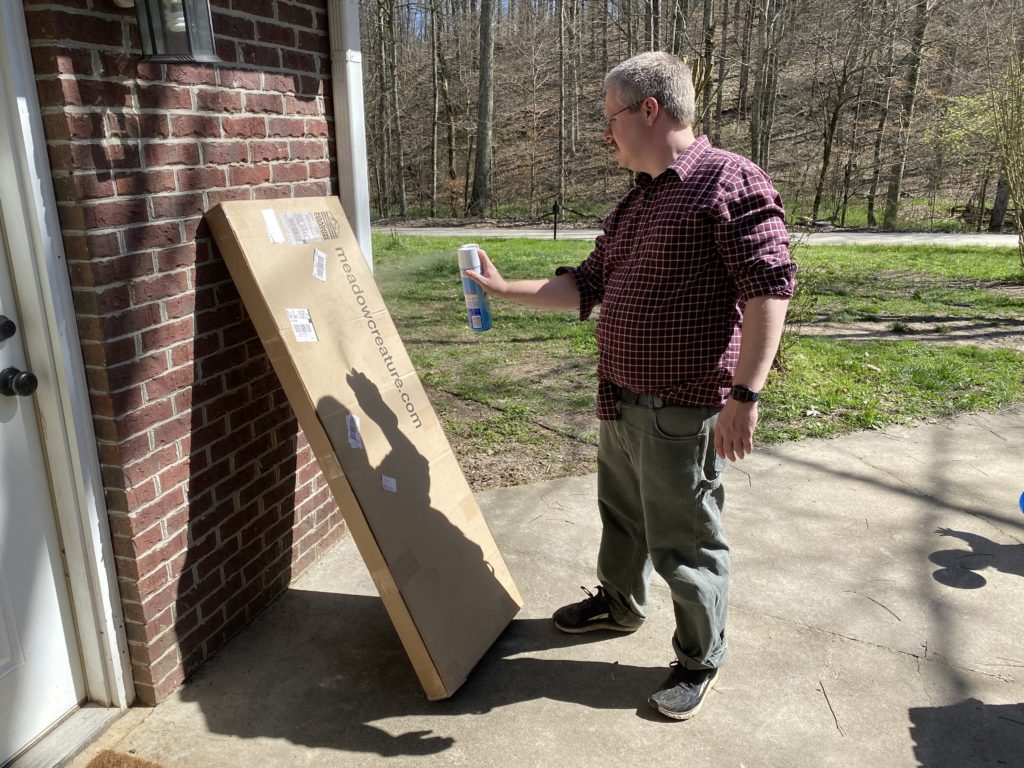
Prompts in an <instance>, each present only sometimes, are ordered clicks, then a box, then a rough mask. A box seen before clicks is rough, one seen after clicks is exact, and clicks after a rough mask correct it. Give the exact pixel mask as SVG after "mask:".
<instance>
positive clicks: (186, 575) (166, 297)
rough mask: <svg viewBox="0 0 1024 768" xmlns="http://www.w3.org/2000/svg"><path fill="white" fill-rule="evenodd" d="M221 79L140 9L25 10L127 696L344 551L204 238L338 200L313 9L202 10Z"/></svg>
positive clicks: (190, 660)
mask: <svg viewBox="0 0 1024 768" xmlns="http://www.w3.org/2000/svg"><path fill="white" fill-rule="evenodd" d="M213 6H214V11H213V22H214V34H215V37H216V41H217V52H218V54H219V55H220V57H221V58H222V59H223V61H224V63H223V64H219V65H188V64H186V65H178V64H175V65H168V64H155V63H150V62H143V61H141V60H140V56H141V46H140V43H139V38H138V28H137V25H136V22H135V15H134V11H133V10H127V11H125V10H121V9H118V8H117V7H116V6H115V5H114V4H113V3H112V2H111V0H68V1H65V2H60V3H33V2H30V1H29V2H26V3H25V16H26V20H27V23H28V29H29V37H30V39H31V44H32V53H33V61H34V67H35V71H36V75H37V83H38V91H39V96H40V102H41V104H42V111H43V121H44V126H45V132H46V138H47V145H48V150H49V156H50V163H51V165H52V169H53V183H54V188H55V190H56V196H57V200H58V205H59V209H60V216H61V223H62V228H63V238H64V245H65V250H66V254H67V266H68V270H69V272H70V275H71V284H72V289H73V293H74V299H75V309H76V313H77V315H78V325H79V331H80V334H81V339H82V354H83V357H84V360H85V365H86V371H87V374H88V381H89V386H90V397H91V403H92V409H93V414H94V424H95V429H96V434H97V437H98V450H99V455H100V461H101V464H102V469H103V483H104V488H105V491H106V500H107V506H108V509H109V516H110V525H111V529H112V532H113V544H114V551H115V554H116V562H117V572H118V579H119V585H120V590H121V598H122V602H123V605H124V611H125V617H126V632H127V636H128V641H129V648H130V654H131V661H132V666H133V673H134V676H135V686H136V692H137V694H138V697H139V699H140V700H141V701H142V702H143V703H147V704H152V703H155V702H157V701H159V700H161V699H163V698H164V697H165V696H167V694H168V693H170V692H171V691H172V690H173V689H174V688H175V687H176V686H177V685H178V684H179V683H180V682H181V681H182V680H183V679H184V678H185V677H186V676H187V675H188V674H190V673H191V672H192V671H194V670H195V669H196V668H197V667H198V666H199V665H200V664H201V663H202V662H203V661H204V660H206V659H207V658H209V657H210V656H211V655H212V654H213V653H215V652H216V651H217V649H218V648H219V647H220V646H221V645H223V643H224V642H225V641H226V640H227V639H228V638H229V637H230V636H231V635H232V634H234V633H235V632H237V631H238V630H239V629H240V628H241V627H242V626H243V625H244V624H245V623H247V622H248V621H249V620H250V619H252V618H253V616H254V615H255V614H256V613H257V612H258V611H259V610H260V609H261V608H262V607H264V606H265V605H266V604H267V603H268V602H269V601H270V600H271V599H273V598H274V597H275V596H276V595H278V594H279V593H280V592H281V591H282V590H284V589H285V587H286V586H287V585H288V583H289V581H291V580H292V579H293V578H295V577H296V576H297V575H298V574H299V573H301V572H302V571H303V570H304V569H305V568H307V567H308V566H309V565H310V564H312V563H313V562H314V561H315V560H316V559H317V558H318V556H319V555H320V554H321V553H322V552H323V551H324V550H325V549H326V548H328V547H329V546H331V545H332V544H333V543H335V542H336V541H337V540H338V539H339V538H340V537H341V536H342V534H343V532H344V526H343V523H342V520H341V517H340V515H339V513H338V510H337V508H336V506H335V505H334V503H333V501H332V499H331V496H330V492H329V490H328V488H327V485H326V482H325V481H324V479H323V478H322V477H321V476H320V473H319V470H318V467H317V465H316V463H315V461H314V459H313V456H312V453H311V451H310V448H309V446H308V444H307V443H306V441H305V439H304V437H303V435H302V433H301V431H300V430H299V429H298V426H297V424H296V422H295V419H294V416H293V414H292V412H291V409H290V407H289V406H288V403H287V400H286V399H285V397H284V394H283V392H282V391H281V389H280V387H279V385H278V382H277V378H276V376H275V375H274V373H273V371H272V370H271V367H270V365H269V363H268V361H267V358H266V356H265V355H264V353H263V349H262V346H261V345H260V342H259V340H258V338H257V337H256V336H255V333H254V331H253V328H252V326H251V324H250V322H249V319H248V317H247V315H246V313H245V311H244V309H243V307H242V304H241V302H240V300H239V297H238V294H237V292H236V291H235V288H234V285H233V284H232V282H231V280H230V277H229V275H228V272H227V270H226V268H225V266H224V264H223V263H222V261H221V259H220V257H219V255H218V254H217V252H216V250H215V248H214V247H213V245H212V243H211V240H210V236H209V233H208V231H207V229H206V227H205V225H204V223H203V220H202V216H203V212H204V211H205V210H207V209H208V208H210V207H212V206H213V205H215V204H217V203H218V202H220V201H222V200H236V199H257V198H275V197H299V196H309V195H326V194H333V193H334V187H335V179H336V170H335V168H334V167H333V166H332V163H331V159H330V158H331V155H332V152H331V146H332V142H331V141H330V134H331V130H332V122H331V120H330V118H329V115H331V114H332V112H331V109H332V107H331V105H330V60H329V43H328V33H327V16H326V11H325V7H324V3H323V2H316V0H309V1H308V2H304V1H302V0H296V1H295V2H283V0H278V1H276V2H273V1H271V0H262V1H261V0H214V2H213Z"/></svg>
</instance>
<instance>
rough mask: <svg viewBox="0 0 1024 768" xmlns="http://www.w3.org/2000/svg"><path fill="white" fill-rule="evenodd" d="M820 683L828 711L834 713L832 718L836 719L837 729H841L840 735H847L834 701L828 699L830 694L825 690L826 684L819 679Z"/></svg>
mask: <svg viewBox="0 0 1024 768" xmlns="http://www.w3.org/2000/svg"><path fill="white" fill-rule="evenodd" d="M818 685H819V686H821V695H822V696H824V697H825V703H826V704H828V711H829V712H831V713H832V720H833V721H835V724H836V730H838V731H839V735H840V736H844V737H845V736H846V734H845V733H843V726H841V725H840V724H839V718H838V717H836V711H835V710H834V709H833V708H832V702H831V701H829V700H828V694H827V693H826V692H825V684H824V683H823V682H821V680H819V681H818Z"/></svg>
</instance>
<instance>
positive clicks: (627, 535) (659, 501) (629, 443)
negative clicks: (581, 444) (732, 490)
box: [597, 403, 729, 669]
mask: <svg viewBox="0 0 1024 768" xmlns="http://www.w3.org/2000/svg"><path fill="white" fill-rule="evenodd" d="M619 410H620V413H621V418H620V419H619V420H617V421H602V422H601V425H600V438H599V439H600V442H599V446H598V458H597V462H598V469H597V488H598V506H599V508H600V512H601V521H602V523H603V530H602V534H601V549H600V552H599V554H598V562H597V575H598V578H599V580H600V581H601V584H602V585H603V586H604V588H605V590H606V591H607V593H608V597H609V599H610V601H611V609H612V615H613V617H614V618H615V620H616V621H618V622H620V623H622V624H628V625H635V624H639V623H640V622H642V621H643V620H644V619H645V618H646V616H647V589H648V581H649V580H650V575H651V571H652V570H655V571H657V572H658V574H659V575H660V576H661V577H662V578H663V579H664V580H665V581H666V583H667V584H668V587H669V590H670V591H671V593H672V602H673V605H674V608H675V618H676V631H675V635H674V637H673V639H672V645H673V648H674V649H675V653H676V657H677V658H678V659H679V661H680V663H681V664H682V665H683V666H684V667H687V668H689V669H707V668H715V667H719V666H721V665H722V664H724V663H725V654H726V644H725V621H726V613H727V608H728V597H729V545H728V544H727V543H726V540H725V533H724V531H723V528H722V507H723V504H724V502H725V490H724V488H723V487H722V479H721V474H722V470H723V469H724V467H725V460H724V459H720V458H718V456H717V455H716V454H715V448H714V443H715V439H714V438H715V424H716V422H717V421H718V411H717V410H716V409H713V408H683V407H677V406H664V407H653V406H650V405H628V404H626V403H619Z"/></svg>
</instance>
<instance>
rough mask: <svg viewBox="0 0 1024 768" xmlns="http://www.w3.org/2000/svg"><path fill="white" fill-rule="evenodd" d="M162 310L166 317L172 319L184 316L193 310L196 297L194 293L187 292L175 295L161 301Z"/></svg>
mask: <svg viewBox="0 0 1024 768" xmlns="http://www.w3.org/2000/svg"><path fill="white" fill-rule="evenodd" d="M163 307H164V312H165V313H166V315H167V318H168V319H169V320H170V319H174V318H178V317H184V316H185V315H190V314H192V313H193V312H195V309H196V297H195V294H194V293H187V294H185V295H183V296H175V297H174V298H171V299H167V301H165V302H163Z"/></svg>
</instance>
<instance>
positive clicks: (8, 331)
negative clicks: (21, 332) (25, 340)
mask: <svg viewBox="0 0 1024 768" xmlns="http://www.w3.org/2000/svg"><path fill="white" fill-rule="evenodd" d="M17 332H18V326H16V325H15V324H14V321H13V320H11V319H10V318H8V317H6V316H4V315H0V341H5V340H7V339H9V338H11V336H13V335H14V334H15V333H17Z"/></svg>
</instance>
